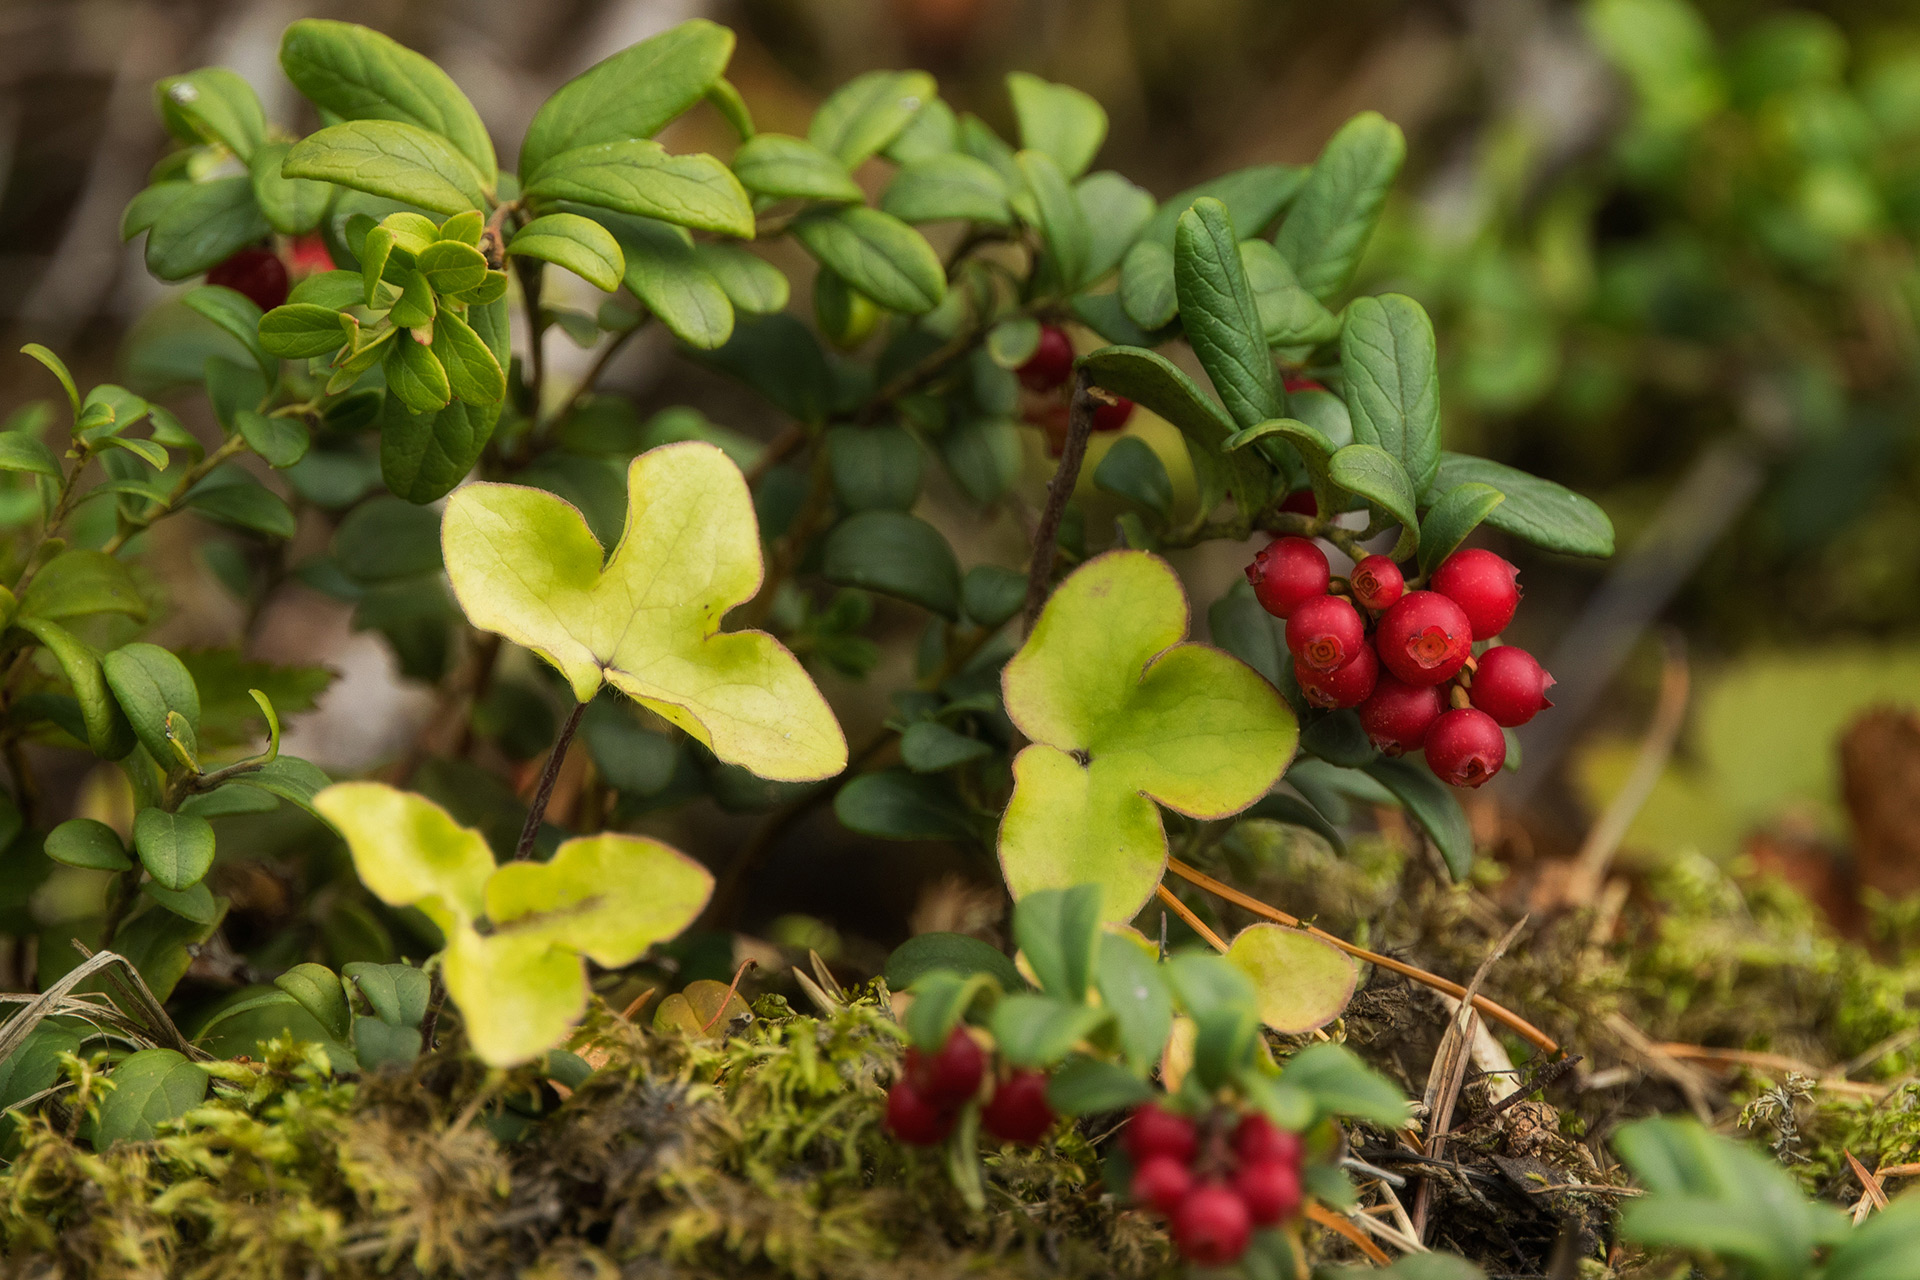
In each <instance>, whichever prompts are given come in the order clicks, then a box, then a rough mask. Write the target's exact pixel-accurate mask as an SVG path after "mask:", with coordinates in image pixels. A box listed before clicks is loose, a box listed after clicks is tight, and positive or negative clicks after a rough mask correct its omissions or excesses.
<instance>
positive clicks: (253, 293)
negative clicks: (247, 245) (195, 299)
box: [207, 249, 287, 311]
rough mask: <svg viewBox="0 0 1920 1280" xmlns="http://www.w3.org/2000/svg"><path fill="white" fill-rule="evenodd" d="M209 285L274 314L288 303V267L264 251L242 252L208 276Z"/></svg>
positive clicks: (277, 255)
mask: <svg viewBox="0 0 1920 1280" xmlns="http://www.w3.org/2000/svg"><path fill="white" fill-rule="evenodd" d="M207 283H208V284H218V285H225V286H226V287H227V288H229V289H232V290H233V291H234V292H235V293H239V294H244V295H245V296H246V297H248V298H250V299H252V301H253V305H254V306H256V307H259V308H260V309H261V310H262V311H271V310H273V309H274V308H275V307H277V306H280V305H281V304H283V303H285V302H286V300H287V264H286V263H284V262H282V261H280V255H279V254H276V253H270V252H268V251H267V250H265V249H242V250H240V251H239V252H237V253H235V254H234V255H233V256H232V257H230V258H228V259H227V260H226V261H225V262H222V263H220V264H219V265H218V266H216V267H214V268H213V270H211V271H209V272H207Z"/></svg>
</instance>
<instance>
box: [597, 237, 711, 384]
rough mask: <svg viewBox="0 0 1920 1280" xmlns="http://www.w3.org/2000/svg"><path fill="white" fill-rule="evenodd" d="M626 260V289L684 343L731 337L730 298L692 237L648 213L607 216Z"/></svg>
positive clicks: (700, 345) (707, 343)
mask: <svg viewBox="0 0 1920 1280" xmlns="http://www.w3.org/2000/svg"><path fill="white" fill-rule="evenodd" d="M608 221H609V225H610V226H611V227H612V228H613V233H614V236H615V238H616V239H617V240H618V241H619V244H620V249H621V252H622V253H623V255H624V258H625V262H626V282H627V288H629V289H631V290H632V291H633V296H634V297H636V298H638V299H640V301H641V302H643V303H645V304H646V306H647V309H648V310H649V311H652V312H653V313H654V314H655V315H656V316H658V317H660V321H661V323H662V324H664V325H666V326H667V328H668V329H670V330H672V331H673V334H674V336H675V337H677V338H679V339H680V340H681V341H682V342H685V343H686V344H687V345H688V346H690V347H694V348H697V349H699V350H701V351H712V350H715V349H717V348H719V347H723V346H725V345H726V343H727V339H728V338H731V337H732V336H733V323H734V317H733V303H732V302H731V301H730V300H729V299H728V297H727V291H726V290H725V289H724V288H722V287H721V285H720V282H719V281H718V280H716V279H714V277H713V276H712V275H711V274H709V273H708V272H707V270H706V268H704V267H703V266H701V265H700V257H699V255H698V254H697V253H696V252H695V250H694V245H693V237H692V236H690V235H688V234H687V233H686V231H684V230H683V229H681V228H679V227H676V226H673V225H671V224H669V223H665V222H658V221H655V220H653V219H651V218H623V217H617V216H610V217H609V219H608Z"/></svg>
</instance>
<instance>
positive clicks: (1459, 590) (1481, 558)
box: [1433, 547, 1520, 640]
mask: <svg viewBox="0 0 1920 1280" xmlns="http://www.w3.org/2000/svg"><path fill="white" fill-rule="evenodd" d="M1519 578H1520V570H1519V569H1518V568H1516V567H1515V566H1513V565H1511V564H1509V563H1507V562H1506V561H1505V560H1502V559H1501V558H1500V557H1499V556H1497V555H1495V554H1493V552H1491V551H1482V550H1480V549H1479V548H1478V547H1475V548H1473V549H1471V550H1467V551H1456V552H1454V553H1453V554H1452V555H1450V556H1448V557H1447V558H1446V559H1445V560H1443V561H1441V562H1440V567H1439V568H1438V569H1435V570H1434V571H1433V589H1434V590H1435V591H1438V592H1439V593H1440V594H1441V595H1443V596H1446V597H1447V598H1448V599H1449V600H1452V601H1453V602H1454V603H1455V604H1457V605H1459V606H1460V608H1461V610H1462V611H1463V612H1465V613H1466V615H1467V621H1468V622H1470V623H1471V624H1473V638H1474V639H1475V640H1491V639H1493V638H1494V637H1495V636H1497V635H1499V634H1500V633H1501V632H1502V631H1505V630H1506V629H1507V624H1508V623H1509V622H1512V621H1513V611H1514V610H1515V609H1517V608H1518V607H1519V606H1520V585H1519Z"/></svg>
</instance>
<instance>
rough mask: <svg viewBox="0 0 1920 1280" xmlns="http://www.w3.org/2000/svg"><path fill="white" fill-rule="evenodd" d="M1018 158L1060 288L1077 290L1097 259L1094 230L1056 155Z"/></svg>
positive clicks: (1029, 154)
mask: <svg viewBox="0 0 1920 1280" xmlns="http://www.w3.org/2000/svg"><path fill="white" fill-rule="evenodd" d="M1014 159H1015V163H1016V164H1018V165H1019V167H1020V176H1021V177H1022V178H1024V179H1025V180H1026V186H1027V192H1028V194H1029V195H1031V196H1032V198H1033V208H1034V212H1035V214H1036V215H1037V218H1038V221H1037V224H1036V225H1037V227H1038V229H1039V232H1040V238H1041V240H1042V241H1043V242H1044V243H1045V245H1046V250H1047V259H1048V261H1049V263H1050V264H1051V267H1052V270H1053V273H1054V276H1055V277H1056V278H1057V279H1058V281H1059V287H1060V288H1061V289H1063V290H1066V291H1071V290H1074V289H1077V288H1079V287H1080V285H1082V284H1083V283H1085V282H1086V280H1087V270H1088V267H1089V265H1090V264H1091V262H1092V259H1093V230H1092V228H1091V227H1089V226H1088V225H1087V214H1086V211H1085V210H1084V209H1082V208H1081V207H1080V201H1079V200H1078V199H1076V198H1075V197H1074V194H1073V188H1072V187H1071V186H1069V185H1068V184H1067V176H1066V175H1065V174H1064V173H1062V172H1061V170H1060V166H1059V165H1058V164H1057V163H1056V162H1055V161H1054V159H1053V157H1052V156H1050V155H1047V154H1046V153H1045V152H1043V151H1022V152H1021V153H1020V154H1019V155H1018V156H1016V157H1015V158H1014Z"/></svg>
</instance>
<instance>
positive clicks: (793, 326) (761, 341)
mask: <svg viewBox="0 0 1920 1280" xmlns="http://www.w3.org/2000/svg"><path fill="white" fill-rule="evenodd" d="M707 360H708V361H709V363H711V364H713V365H714V366H715V367H716V368H718V369H720V370H721V371H722V372H725V373H728V374H731V375H732V376H733V377H735V378H737V379H739V380H740V381H742V382H744V383H746V384H747V385H748V386H750V387H752V388H753V389H754V390H755V391H757V392H759V393H760V394H761V395H762V396H763V397H765V398H766V399H767V400H768V401H769V402H770V403H771V404H772V405H773V406H774V407H775V408H777V409H779V410H780V411H781V412H783V413H785V414H787V415H788V416H790V417H793V418H796V419H798V420H799V421H801V422H805V423H810V424H815V425H817V424H819V423H821V422H824V421H825V420H826V418H827V416H828V415H829V414H830V413H831V412H832V411H833V409H834V407H835V405H836V403H837V402H838V391H837V387H836V384H835V381H834V374H833V370H832V369H831V368H830V367H829V366H828V364H827V358H826V353H825V352H823V351H821V349H820V342H819V340H818V339H817V338H815V337H814V335H813V331H812V330H811V329H809V328H808V327H807V326H806V324H805V323H803V322H802V321H801V320H800V319H799V318H798V317H797V316H792V315H787V314H778V315H770V316H765V317H762V318H759V319H756V320H754V321H752V322H751V323H736V324H735V325H734V330H733V337H731V338H730V339H728V341H727V344H726V345H725V346H724V347H721V348H720V349H719V350H717V351H715V352H713V353H712V354H711V355H710V356H708V357H707Z"/></svg>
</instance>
